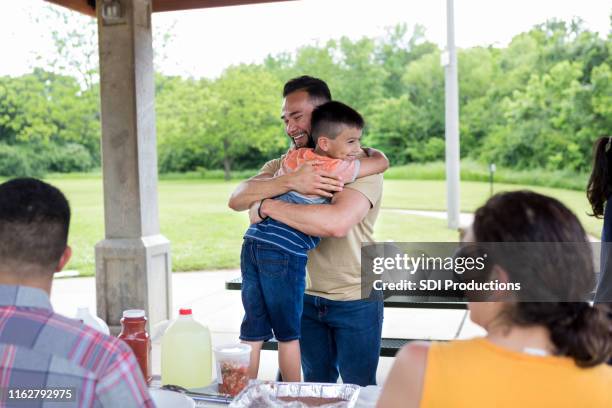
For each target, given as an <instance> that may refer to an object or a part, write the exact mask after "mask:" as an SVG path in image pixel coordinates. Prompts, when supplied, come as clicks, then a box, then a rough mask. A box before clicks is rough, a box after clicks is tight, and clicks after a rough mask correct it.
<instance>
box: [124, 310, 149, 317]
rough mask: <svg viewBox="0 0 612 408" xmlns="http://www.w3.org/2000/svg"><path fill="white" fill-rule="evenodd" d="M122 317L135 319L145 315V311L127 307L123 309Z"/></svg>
mask: <svg viewBox="0 0 612 408" xmlns="http://www.w3.org/2000/svg"><path fill="white" fill-rule="evenodd" d="M123 317H125V318H127V319H136V318H140V317H145V311H144V310H142V309H129V310H124V311H123Z"/></svg>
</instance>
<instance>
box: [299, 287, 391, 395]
mask: <svg viewBox="0 0 612 408" xmlns="http://www.w3.org/2000/svg"><path fill="white" fill-rule="evenodd" d="M382 322H383V301H382V297H381V298H380V300H375V301H371V300H352V301H334V300H329V299H325V298H322V297H318V296H310V295H304V311H303V313H302V337H301V339H300V348H301V351H302V369H303V371H304V381H309V382H330V383H335V382H336V381H337V380H338V375H340V376H341V377H342V381H343V382H344V383H350V384H357V385H360V386H366V385H375V384H376V369H377V368H378V358H379V353H380V338H381V333H382Z"/></svg>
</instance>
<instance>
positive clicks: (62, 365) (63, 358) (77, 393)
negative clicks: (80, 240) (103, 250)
mask: <svg viewBox="0 0 612 408" xmlns="http://www.w3.org/2000/svg"><path fill="white" fill-rule="evenodd" d="M69 224H70V207H69V205H68V202H67V200H66V198H65V197H64V195H63V194H62V193H61V192H60V191H59V190H58V189H57V188H55V187H53V186H51V185H49V184H47V183H44V182H42V181H39V180H36V179H31V178H22V179H13V180H11V181H8V182H5V183H3V184H0V406H9V407H10V406H18V407H26V406H27V407H30V406H33V407H42V406H53V407H56V408H59V407H62V406H69V407H76V406H78V407H111V406H112V407H154V403H153V401H152V399H151V397H150V395H149V392H148V390H147V385H146V383H145V381H144V379H143V376H142V373H141V371H140V368H139V366H138V363H137V362H136V358H135V357H134V354H133V353H132V350H131V349H130V348H129V347H128V346H127V345H126V344H125V343H124V342H122V341H121V340H119V339H116V338H114V337H111V336H107V335H104V334H102V333H99V332H97V331H96V330H94V329H92V328H90V327H88V326H85V325H84V324H83V323H82V322H80V321H78V320H75V319H69V318H67V317H64V316H61V315H59V314H57V313H54V312H53V308H52V306H51V302H50V300H49V294H50V292H51V284H52V282H53V273H54V272H58V271H60V270H61V269H62V268H63V267H64V265H66V263H67V262H68V260H69V259H70V256H71V249H70V247H69V246H68V245H67V239H68V226H69ZM54 390H57V392H53V391H54Z"/></svg>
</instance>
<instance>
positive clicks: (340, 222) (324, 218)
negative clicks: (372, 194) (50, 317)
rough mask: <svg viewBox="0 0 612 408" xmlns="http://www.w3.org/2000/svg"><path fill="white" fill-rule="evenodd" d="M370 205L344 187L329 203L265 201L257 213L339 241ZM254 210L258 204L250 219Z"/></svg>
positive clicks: (353, 191) (363, 197)
mask: <svg viewBox="0 0 612 408" xmlns="http://www.w3.org/2000/svg"><path fill="white" fill-rule="evenodd" d="M370 206H371V204H370V200H368V198H367V197H366V196H365V195H363V194H362V193H360V192H359V191H357V190H353V189H350V188H347V189H344V190H343V191H341V192H340V193H337V194H335V195H334V198H333V199H332V202H331V204H315V205H307V204H291V203H286V202H283V201H280V200H265V201H264V202H263V205H262V206H261V211H260V212H261V214H262V215H263V216H264V217H265V216H270V217H272V218H274V219H275V220H277V221H280V222H282V223H284V224H287V225H289V226H290V227H293V228H295V229H297V230H299V231H302V232H303V233H305V234H308V235H314V236H318V237H336V238H341V237H344V236H346V234H348V232H349V231H350V229H351V228H353V227H354V226H355V225H357V224H358V223H359V222H361V220H363V218H364V217H365V216H366V214H367V213H368V211H369V210H370ZM258 207H259V203H256V204H255V205H254V206H252V207H251V212H250V214H251V216H253V215H254V216H255V217H257V208H258ZM252 221H253V219H252Z"/></svg>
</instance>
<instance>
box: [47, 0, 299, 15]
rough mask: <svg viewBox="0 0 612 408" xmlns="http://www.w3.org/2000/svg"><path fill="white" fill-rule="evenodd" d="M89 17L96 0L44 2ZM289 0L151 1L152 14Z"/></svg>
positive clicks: (93, 11)
mask: <svg viewBox="0 0 612 408" xmlns="http://www.w3.org/2000/svg"><path fill="white" fill-rule="evenodd" d="M45 1H47V2H49V3H54V4H58V5H60V6H64V7H67V8H69V9H71V10H75V11H78V12H80V13H83V14H87V15H90V16H95V15H96V0H45ZM278 1H290V0H152V3H153V12H154V13H155V12H160V11H175V10H191V9H198V8H208V7H224V6H238V5H244V4H258V3H272V2H278Z"/></svg>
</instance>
